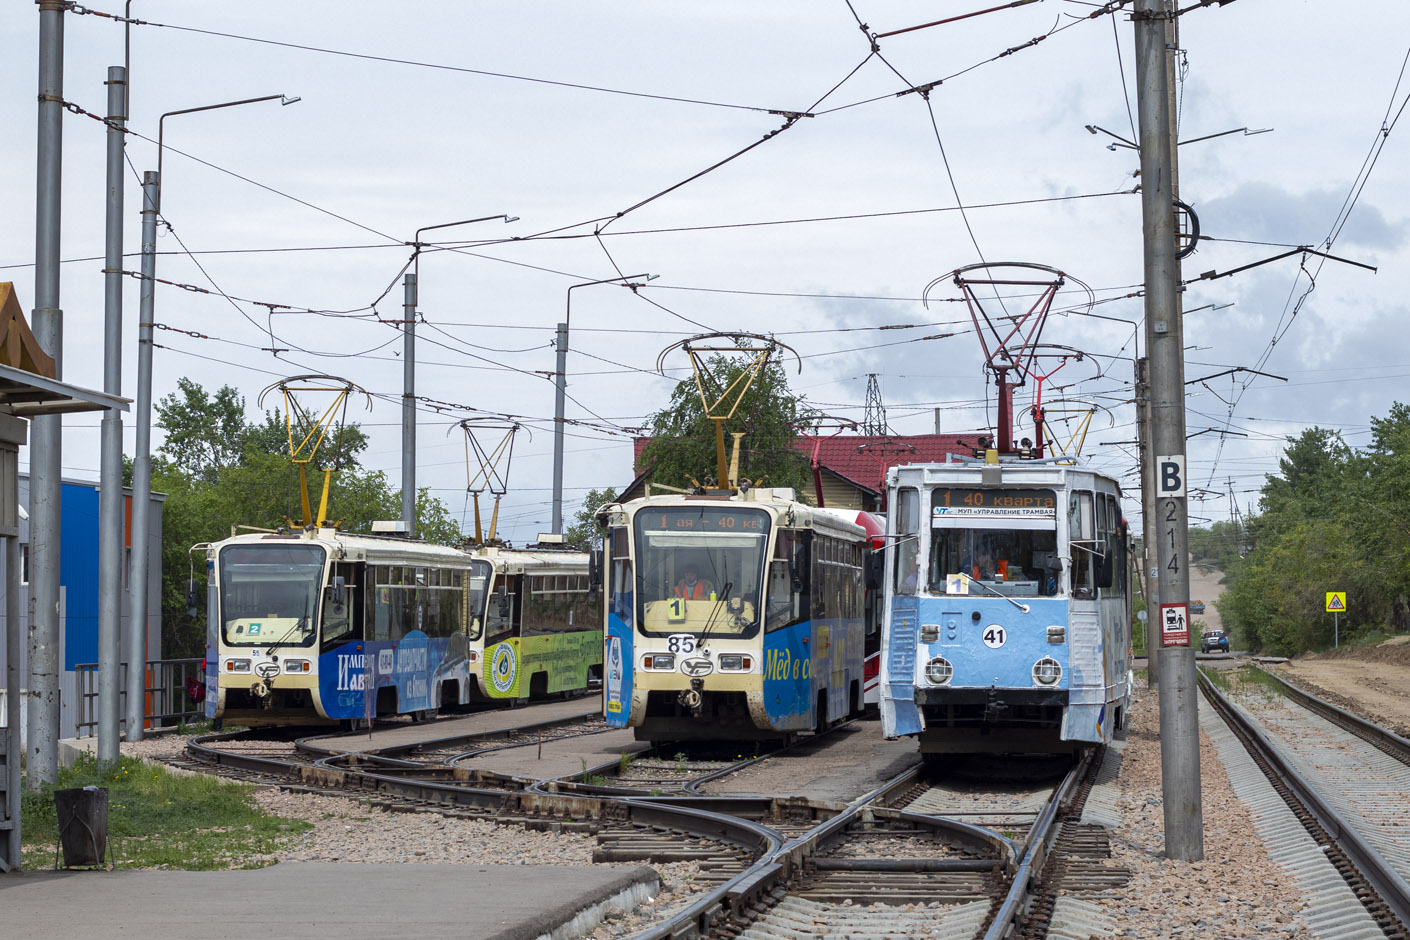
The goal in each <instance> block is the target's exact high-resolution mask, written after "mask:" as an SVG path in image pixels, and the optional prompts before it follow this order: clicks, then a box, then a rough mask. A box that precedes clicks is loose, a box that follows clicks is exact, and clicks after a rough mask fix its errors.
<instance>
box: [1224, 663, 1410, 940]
mask: <svg viewBox="0 0 1410 940" xmlns="http://www.w3.org/2000/svg"><path fill="white" fill-rule="evenodd" d="M1274 678H1276V677H1274ZM1199 681H1200V688H1201V689H1202V691H1203V692H1204V695H1205V697H1206V699H1207V700H1208V701H1209V702H1210V704H1211V705H1212V706H1213V707H1214V709H1215V711H1216V712H1217V714H1218V716H1219V718H1221V719H1222V720H1223V721H1224V722H1225V723H1226V724H1227V725H1228V727H1229V728H1230V729H1231V730H1232V732H1233V734H1234V735H1235V736H1237V738H1238V739H1239V740H1240V742H1242V744H1243V746H1244V747H1245V748H1246V749H1247V751H1248V754H1249V756H1250V757H1251V758H1252V759H1253V761H1254V762H1255V763H1256V764H1257V766H1258V768H1259V769H1260V770H1261V771H1262V773H1263V774H1264V776H1265V777H1266V778H1267V781H1268V783H1269V784H1270V785H1271V786H1272V788H1273V790H1274V791H1275V792H1276V793H1277V795H1278V797H1279V798H1281V800H1282V801H1283V802H1284V803H1285V804H1286V805H1287V807H1288V809H1290V810H1291V812H1292V815H1293V816H1294V817H1295V818H1296V820H1297V821H1298V823H1300V825H1301V827H1302V829H1304V830H1305V831H1306V833H1307V834H1308V835H1310V836H1311V838H1312V840H1313V842H1315V844H1316V845H1317V846H1318V847H1320V850H1319V854H1322V855H1325V857H1326V860H1327V861H1329V862H1330V863H1331V864H1332V865H1333V866H1334V867H1335V869H1336V870H1337V872H1338V873H1339V874H1340V875H1341V877H1342V878H1343V879H1344V880H1345V882H1346V885H1347V887H1348V888H1349V889H1350V892H1351V894H1350V896H1351V897H1354V899H1355V901H1356V902H1359V904H1360V906H1361V907H1362V908H1364V911H1365V914H1366V915H1367V916H1369V918H1370V920H1371V921H1372V922H1373V923H1374V924H1375V926H1376V927H1377V928H1378V929H1379V930H1380V931H1381V932H1382V934H1383V935H1384V936H1386V937H1388V938H1394V940H1410V883H1407V880H1406V871H1407V870H1410V837H1407V836H1406V835H1405V834H1404V833H1405V831H1406V829H1405V828H1404V827H1405V826H1406V824H1407V823H1410V810H1406V809H1405V808H1404V807H1403V793H1404V783H1403V782H1402V783H1401V784H1400V785H1399V787H1398V788H1397V789H1396V790H1395V791H1394V792H1395V793H1396V794H1399V795H1400V796H1401V797H1402V798H1401V799H1400V800H1399V806H1398V807H1395V812H1396V814H1397V818H1395V819H1392V820H1389V821H1387V820H1385V819H1383V818H1381V819H1375V818H1368V817H1372V816H1373V815H1375V814H1365V813H1364V812H1363V811H1364V806H1365V804H1364V803H1362V804H1361V806H1360V807H1358V805H1357V804H1356V800H1355V796H1356V790H1357V789H1358V787H1357V783H1358V780H1364V779H1365V778H1366V777H1367V776H1368V774H1370V773H1371V772H1372V770H1371V768H1372V767H1373V766H1374V764H1375V762H1376V761H1375V758H1380V759H1382V760H1385V761H1388V762H1390V763H1396V764H1398V766H1399V767H1400V768H1401V769H1402V770H1404V768H1405V764H1404V763H1400V762H1401V761H1403V760H1404V759H1403V758H1400V757H1397V758H1395V760H1391V759H1390V758H1388V757H1385V754H1390V753H1391V752H1392V751H1396V750H1399V749H1400V747H1401V745H1400V744H1399V743H1397V742H1396V741H1394V740H1391V739H1394V738H1395V737H1396V736H1395V735H1392V734H1390V733H1389V732H1385V731H1384V730H1383V729H1379V728H1376V727H1375V726H1374V725H1371V724H1370V723H1368V722H1365V721H1364V720H1361V719H1358V718H1356V716H1352V715H1350V714H1349V713H1347V712H1344V711H1342V710H1341V709H1338V708H1336V706H1333V705H1331V704H1330V703H1327V702H1323V701H1320V700H1317V699H1316V698H1315V696H1311V695H1309V694H1308V693H1306V692H1304V691H1303V690H1300V689H1295V687H1291V686H1290V685H1289V684H1288V683H1286V682H1284V681H1283V680H1278V681H1279V682H1280V683H1281V685H1282V686H1283V687H1285V688H1288V689H1290V692H1289V698H1290V699H1291V700H1292V701H1294V702H1296V703H1298V704H1299V705H1302V706H1303V707H1305V708H1306V709H1308V710H1309V711H1311V712H1314V713H1315V714H1316V715H1318V716H1324V717H1326V718H1327V720H1328V721H1330V720H1332V718H1333V717H1334V718H1335V725H1336V727H1338V728H1352V727H1354V728H1355V731H1354V732H1352V733H1354V734H1355V737H1352V736H1351V735H1350V734H1344V735H1340V736H1339V739H1338V740H1336V741H1335V742H1333V743H1332V749H1333V750H1335V751H1336V752H1337V755H1338V756H1337V758H1336V760H1335V761H1333V762H1331V763H1327V762H1323V764H1322V770H1321V771H1318V770H1316V769H1314V766H1315V765H1316V763H1317V760H1316V759H1315V757H1313V756H1312V755H1310V754H1309V752H1308V751H1307V748H1308V747H1310V746H1311V745H1310V744H1308V742H1307V741H1306V740H1305V739H1307V738H1312V737H1319V736H1325V735H1324V733H1320V732H1319V733H1318V734H1314V733H1313V730H1314V729H1312V728H1311V726H1310V725H1303V726H1301V727H1302V730H1300V731H1298V732H1295V733H1292V734H1289V733H1283V734H1277V733H1274V732H1271V731H1270V730H1269V729H1268V728H1267V727H1264V726H1263V724H1262V723H1261V722H1258V721H1255V720H1254V718H1253V716H1251V715H1250V714H1249V713H1248V712H1247V711H1245V710H1244V709H1242V708H1238V707H1236V706H1235V704H1234V702H1232V701H1231V700H1230V698H1229V697H1228V696H1226V695H1224V694H1223V693H1222V692H1221V691H1220V690H1219V689H1218V687H1216V686H1215V685H1214V683H1213V682H1211V681H1210V679H1209V677H1208V676H1207V675H1205V674H1203V673H1201V674H1200V680H1199ZM1307 720H1308V721H1318V720H1321V718H1320V717H1319V718H1317V719H1307ZM1294 739H1304V740H1301V742H1300V743H1299V744H1297V745H1295V744H1294ZM1370 739H1374V740H1375V744H1374V746H1372V745H1371V744H1361V742H1363V741H1368V740H1370ZM1401 740H1403V739H1401ZM1351 742H1356V744H1358V745H1360V746H1361V747H1362V748H1364V750H1361V751H1359V752H1358V751H1357V750H1354V749H1353V744H1352V743H1351ZM1297 751H1301V753H1295V752H1297ZM1382 752H1385V754H1383V753H1382ZM1372 755H1374V758H1373V756H1372ZM1387 795H1389V794H1387ZM1387 823H1389V824H1387ZM1396 830H1399V831H1398V832H1397V831H1396ZM1387 850H1389V852H1390V854H1389V856H1388V854H1387ZM1284 854H1287V853H1284ZM1342 896H1343V897H1347V896H1346V895H1345V893H1343V895H1342ZM1342 903H1347V902H1342ZM1323 914H1324V916H1325V914H1326V912H1323ZM1346 916H1347V918H1348V919H1350V917H1351V914H1350V913H1348V914H1347V915H1346Z"/></svg>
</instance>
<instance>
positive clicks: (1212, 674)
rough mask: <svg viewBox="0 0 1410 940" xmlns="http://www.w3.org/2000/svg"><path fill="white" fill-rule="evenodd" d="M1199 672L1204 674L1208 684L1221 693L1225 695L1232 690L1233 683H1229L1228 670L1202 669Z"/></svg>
mask: <svg viewBox="0 0 1410 940" xmlns="http://www.w3.org/2000/svg"><path fill="white" fill-rule="evenodd" d="M1241 668H1242V667H1241ZM1201 672H1203V673H1204V677H1205V678H1206V679H1208V680H1209V681H1210V683H1211V684H1212V685H1213V686H1214V687H1215V688H1216V689H1218V690H1219V691H1220V692H1223V693H1225V694H1226V695H1227V694H1228V693H1229V692H1230V691H1231V690H1232V689H1233V683H1231V682H1230V681H1229V672H1230V670H1228V669H1204V670H1201Z"/></svg>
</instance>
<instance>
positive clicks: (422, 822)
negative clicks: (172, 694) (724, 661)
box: [123, 690, 1318, 940]
mask: <svg viewBox="0 0 1410 940" xmlns="http://www.w3.org/2000/svg"><path fill="white" fill-rule="evenodd" d="M1200 707H1201V708H1202V709H1203V708H1207V707H1208V706H1207V705H1206V704H1204V703H1203V702H1201V706H1200ZM871 727H872V728H876V726H875V725H872V726H871ZM1158 729H1159V713H1158V700H1157V697H1156V695H1155V693H1153V692H1149V691H1144V690H1142V691H1141V692H1139V693H1138V695H1137V698H1136V702H1135V704H1134V707H1133V708H1132V721H1131V728H1130V730H1129V732H1128V733H1127V740H1126V742H1125V746H1124V748H1123V750H1122V755H1121V757H1122V759H1121V762H1120V769H1119V772H1118V773H1117V775H1116V778H1115V780H1114V781H1112V782H1111V785H1110V790H1109V792H1110V794H1111V796H1110V797H1109V799H1110V800H1111V801H1112V802H1113V803H1114V817H1115V819H1116V820H1119V821H1118V822H1117V824H1116V825H1115V826H1114V828H1112V829H1111V842H1112V851H1113V859H1112V861H1113V863H1114V864H1118V865H1122V866H1125V867H1127V868H1129V869H1130V870H1131V872H1132V877H1131V880H1130V882H1129V883H1128V884H1127V885H1126V886H1125V887H1124V888H1118V889H1114V890H1109V891H1108V892H1107V893H1106V894H1105V896H1102V897H1088V898H1087V899H1086V900H1087V901H1089V902H1091V903H1094V904H1096V905H1097V906H1099V907H1100V908H1101V909H1102V910H1103V911H1104V912H1106V913H1107V914H1108V915H1109V916H1110V917H1111V918H1112V919H1113V920H1114V922H1115V928H1114V931H1113V933H1112V935H1114V936H1117V937H1129V938H1137V940H1148V938H1152V940H1153V938H1180V940H1193V938H1211V940H1214V938H1219V940H1223V938H1243V937H1273V938H1278V940H1311V938H1315V937H1317V936H1318V934H1317V933H1315V932H1313V930H1312V929H1311V928H1310V927H1309V925H1308V924H1309V921H1308V918H1307V913H1308V912H1307V911H1305V910H1304V905H1305V903H1306V902H1305V901H1304V899H1303V896H1302V895H1301V893H1300V892H1299V891H1298V890H1297V888H1296V887H1295V886H1294V883H1293V881H1292V879H1291V878H1290V877H1289V874H1288V872H1286V871H1284V870H1283V869H1282V868H1280V867H1279V866H1278V865H1277V864H1276V863H1274V862H1273V861H1271V860H1270V859H1269V853H1268V848H1267V846H1265V845H1264V843H1263V841H1262V839H1261V838H1260V836H1259V834H1258V831H1257V829H1256V828H1255V826H1254V822H1253V819H1252V817H1251V814H1250V811H1249V809H1248V808H1247V807H1246V806H1245V805H1244V803H1242V802H1241V801H1240V800H1239V799H1238V797H1237V796H1235V795H1234V792H1233V789H1232V788H1231V786H1230V783H1229V779H1228V777H1227V776H1226V774H1225V769H1224V765H1223V763H1222V762H1221V760H1220V757H1219V751H1218V750H1216V748H1215V747H1214V745H1213V744H1212V743H1211V742H1210V740H1209V738H1208V737H1207V735H1205V734H1204V733H1203V732H1202V733H1201V736H1200V767H1201V777H1202V793H1203V815H1204V856H1205V857H1204V860H1203V861H1199V862H1181V861H1175V860H1172V859H1168V858H1166V857H1165V855H1164V818H1163V810H1162V802H1161V765H1160V742H1159V739H1158ZM877 730H878V731H879V729H877ZM183 744H184V741H182V740H181V739H178V738H173V737H154V738H150V739H148V740H147V741H143V742H138V743H136V744H132V745H128V744H124V745H123V750H124V753H129V754H134V755H140V756H144V757H148V758H158V759H159V758H160V757H161V756H164V755H165V754H170V753H174V752H176V751H178V750H179V749H180V748H181V747H182V746H183ZM888 746H894V745H888ZM819 756H821V755H819ZM757 772H758V771H756V773H757ZM255 800H256V802H257V803H258V805H260V806H261V807H262V808H264V809H266V810H267V811H269V812H271V813H275V814H277V815H280V816H285V817H289V818H294V819H302V820H306V821H308V822H310V823H311V824H312V825H313V829H311V830H309V831H308V832H306V833H304V834H302V835H300V836H298V837H296V838H295V839H293V840H291V841H290V842H289V843H288V844H287V845H285V846H284V847H282V848H281V849H279V850H278V851H277V852H275V853H273V854H271V855H270V856H269V857H268V858H267V859H262V861H268V862H270V863H274V862H279V861H321V862H328V861H334V862H344V863H356V862H403V863H412V864H415V863H439V864H463V865H486V864H496V865H506V864H507V865H534V864H560V865H588V864H592V862H591V857H592V849H593V839H592V838H591V837H590V836H584V835H580V834H577V833H570V832H569V833H549V832H538V831H532V830H526V829H524V828H523V827H519V826H496V825H494V824H492V823H487V822H484V821H480V820H461V819H449V818H443V817H440V816H438V815H433V814H424V813H409V814H408V813H388V812H384V811H381V810H373V809H371V808H369V806H368V804H367V803H366V802H364V801H362V800H358V799H351V798H341V797H327V796H319V795H313V794H302V793H291V792H285V791H280V790H277V789H272V788H262V789H259V790H257V791H256V795H255ZM653 867H654V868H656V869H657V871H659V872H660V874H661V878H662V882H663V885H664V888H663V892H662V894H661V895H659V896H658V897H657V898H656V899H655V900H654V901H653V902H652V903H651V904H650V905H649V909H639V910H638V911H637V912H634V913H633V914H630V915H626V916H620V917H617V918H614V919H613V920H612V921H611V922H609V923H607V924H604V925H602V926H600V927H598V928H597V929H596V930H595V931H594V932H593V933H590V934H588V935H587V936H589V937H591V938H594V940H606V938H610V937H619V936H625V935H629V934H630V933H632V932H634V931H636V930H639V929H640V928H641V927H642V926H644V925H645V924H647V923H650V922H651V920H652V919H654V918H656V917H659V916H660V913H659V912H660V911H661V910H663V909H671V908H675V907H678V906H679V905H680V904H682V903H684V902H685V901H686V900H688V899H689V897H690V896H692V895H694V894H696V893H698V891H699V890H701V887H700V886H699V885H698V883H697V882H698V876H699V871H698V868H697V867H696V866H695V865H694V864H693V863H675V864H670V865H658V866H653Z"/></svg>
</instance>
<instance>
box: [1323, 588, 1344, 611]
mask: <svg viewBox="0 0 1410 940" xmlns="http://www.w3.org/2000/svg"><path fill="white" fill-rule="evenodd" d="M1327 613H1329V614H1331V613H1338V614H1344V613H1346V592H1345V591H1328V592H1327Z"/></svg>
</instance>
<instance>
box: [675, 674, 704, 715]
mask: <svg viewBox="0 0 1410 940" xmlns="http://www.w3.org/2000/svg"><path fill="white" fill-rule="evenodd" d="M704 688H705V680H704V679H691V680H690V688H688V689H682V690H681V693H680V694H679V695H677V696H676V702H677V704H679V705H680V707H681V708H688V709H690V717H692V718H699V717H700V706H701V704H702V703H703V702H704V701H705V696H704V694H703V693H702V690H703V689H704Z"/></svg>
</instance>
